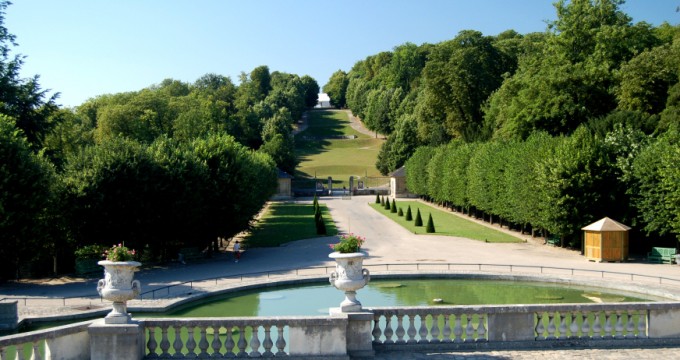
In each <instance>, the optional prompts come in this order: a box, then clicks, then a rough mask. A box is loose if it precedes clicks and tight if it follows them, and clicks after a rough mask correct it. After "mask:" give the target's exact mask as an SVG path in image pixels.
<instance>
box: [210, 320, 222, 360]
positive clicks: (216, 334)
mask: <svg viewBox="0 0 680 360" xmlns="http://www.w3.org/2000/svg"><path fill="white" fill-rule="evenodd" d="M221 328H222V327H221V326H213V339H212V342H211V343H210V347H211V348H212V350H213V355H212V356H213V357H219V356H220V350H221V349H222V340H220V329H221Z"/></svg>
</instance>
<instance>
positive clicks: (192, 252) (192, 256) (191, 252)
mask: <svg viewBox="0 0 680 360" xmlns="http://www.w3.org/2000/svg"><path fill="white" fill-rule="evenodd" d="M203 258H205V254H204V253H203V251H201V250H200V249H199V248H197V247H186V248H181V249H180V250H179V261H180V262H181V263H184V262H186V261H189V260H196V259H203Z"/></svg>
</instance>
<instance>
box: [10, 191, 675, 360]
mask: <svg viewBox="0 0 680 360" xmlns="http://www.w3.org/2000/svg"><path fill="white" fill-rule="evenodd" d="M374 200H375V197H373V196H365V197H353V198H352V199H351V200H344V199H342V198H340V197H337V198H322V200H321V201H322V202H324V203H326V205H327V206H328V208H329V210H330V212H331V214H332V216H333V219H334V220H335V221H336V225H337V227H338V229H339V230H340V231H341V232H353V233H356V234H360V235H362V236H365V237H366V238H367V239H368V240H367V242H366V244H365V250H367V251H368V253H369V254H370V257H369V258H368V259H367V260H366V262H365V263H366V265H371V264H390V263H413V262H449V263H471V264H477V263H484V264H511V265H535V266H549V267H564V268H580V269H592V270H606V271H615V272H625V273H636V274H646V275H650V276H664V277H669V278H676V279H680V266H675V265H661V264H646V263H595V262H589V261H587V260H585V258H583V257H582V256H581V255H579V254H578V253H577V252H574V251H569V250H565V249H559V248H555V247H550V246H544V245H538V244H537V242H534V241H531V240H530V241H527V242H525V243H524V242H522V243H513V244H490V243H483V242H480V241H474V240H469V239H465V238H457V237H445V236H435V235H417V236H416V235H414V234H412V233H410V232H409V231H407V230H406V229H404V228H402V227H400V226H398V225H396V224H395V223H393V222H392V221H391V220H389V219H388V218H386V217H384V216H383V215H381V214H379V213H378V212H376V211H374V210H373V209H372V208H370V206H369V203H371V202H373V201H374ZM331 242H335V240H333V239H332V238H317V239H310V240H303V241H296V242H293V243H289V244H287V245H286V246H282V247H279V248H262V249H251V250H248V251H247V252H246V253H245V255H244V257H243V258H242V260H241V261H240V262H239V263H238V264H236V263H234V262H233V260H232V259H231V257H230V256H228V255H226V254H220V255H218V256H217V257H216V258H215V259H214V260H212V261H206V262H202V263H197V264H190V265H187V266H183V265H180V264H172V265H170V266H166V267H158V268H152V269H145V270H143V271H141V272H140V273H139V274H138V275H137V276H136V279H138V280H140V281H141V283H142V289H143V290H144V291H147V290H151V289H156V288H159V287H163V286H166V285H169V284H177V283H179V282H182V281H188V280H195V279H205V278H210V277H218V276H227V275H234V274H239V273H248V272H257V271H267V270H280V269H289V268H293V267H295V268H304V267H310V266H318V265H331V264H332V263H331V261H329V260H330V259H329V258H328V253H329V249H328V243H331ZM96 281H97V280H96V279H93V280H82V281H65V282H64V281H49V282H42V283H18V284H4V285H2V286H0V298H2V297H9V296H16V297H68V296H96ZM19 305H20V309H21V311H23V312H24V314H25V315H24V316H29V315H31V314H32V315H33V316H35V315H40V316H48V315H57V314H60V313H61V314H63V313H73V312H74V311H76V312H77V311H82V310H79V309H73V308H68V307H59V306H47V307H45V306H43V307H40V306H36V307H35V308H31V306H30V304H29V306H23V305H22V304H21V302H20V303H19ZM677 351H678V349H673V348H662V349H644V350H640V349H615V350H611V349H610V350H550V351H543V350H542V351H483V352H453V353H445V354H442V353H420V352H419V353H409V354H404V353H398V354H397V353H381V354H378V355H379V356H378V359H534V358H545V359H565V358H576V357H578V358H579V359H580V358H582V357H586V358H598V359H628V358H639V359H647V358H649V359H651V358H652V357H664V358H673V357H674V356H671V354H672V355H675V354H676V353H677Z"/></svg>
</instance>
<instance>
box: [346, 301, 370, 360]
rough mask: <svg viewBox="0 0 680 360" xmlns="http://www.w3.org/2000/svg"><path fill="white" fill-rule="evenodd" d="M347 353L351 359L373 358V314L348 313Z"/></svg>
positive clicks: (367, 312)
mask: <svg viewBox="0 0 680 360" xmlns="http://www.w3.org/2000/svg"><path fill="white" fill-rule="evenodd" d="M347 317H348V320H349V322H348V324H347V353H348V354H349V355H350V356H351V357H360V358H366V357H373V356H375V351H374V350H373V313H372V312H370V311H366V312H356V313H348V314H347Z"/></svg>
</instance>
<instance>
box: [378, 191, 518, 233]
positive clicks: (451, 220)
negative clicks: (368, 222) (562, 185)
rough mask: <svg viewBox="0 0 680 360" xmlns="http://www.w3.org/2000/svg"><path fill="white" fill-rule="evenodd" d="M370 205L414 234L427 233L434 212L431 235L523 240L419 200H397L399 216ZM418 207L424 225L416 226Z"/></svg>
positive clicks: (381, 207)
mask: <svg viewBox="0 0 680 360" xmlns="http://www.w3.org/2000/svg"><path fill="white" fill-rule="evenodd" d="M390 204H391V202H390ZM409 205H410V206H411V212H412V214H413V220H412V221H406V209H407V208H408V206H409ZM370 206H371V207H372V208H373V209H375V210H376V211H378V212H380V213H381V214H383V215H385V216H387V217H389V218H390V219H392V220H393V221H394V222H396V223H397V224H399V225H401V226H403V227H404V228H406V229H408V231H410V232H412V233H414V234H427V233H426V232H425V227H426V225H427V218H428V216H429V215H430V214H432V221H433V222H434V227H435V233H433V234H430V235H448V236H458V237H464V238H468V239H473V240H479V241H488V242H491V243H508V242H522V240H521V239H518V238H516V237H514V236H510V235H508V234H506V233H503V232H501V231H497V230H494V229H491V228H488V227H486V226H482V225H479V224H477V223H475V222H473V221H468V220H465V219H463V218H461V217H459V216H456V215H454V214H451V213H449V212H446V211H442V210H439V209H436V208H434V207H432V206H429V205H426V204H423V203H421V202H419V201H399V200H397V211H398V210H399V208H400V207H401V209H402V211H403V212H404V216H398V215H397V214H398V212H397V213H392V212H390V211H389V210H385V208H383V206H382V205H380V204H376V203H371V204H370ZM418 209H420V215H421V217H422V219H423V226H420V227H416V226H415V225H414V222H415V219H416V213H417V211H418Z"/></svg>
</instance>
